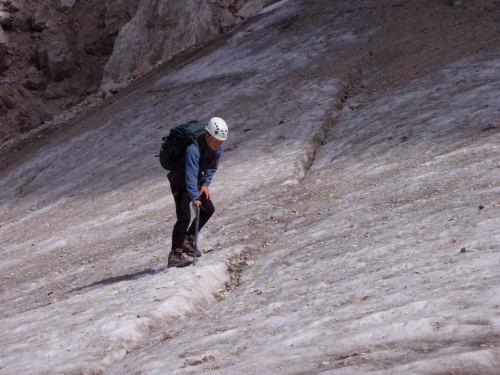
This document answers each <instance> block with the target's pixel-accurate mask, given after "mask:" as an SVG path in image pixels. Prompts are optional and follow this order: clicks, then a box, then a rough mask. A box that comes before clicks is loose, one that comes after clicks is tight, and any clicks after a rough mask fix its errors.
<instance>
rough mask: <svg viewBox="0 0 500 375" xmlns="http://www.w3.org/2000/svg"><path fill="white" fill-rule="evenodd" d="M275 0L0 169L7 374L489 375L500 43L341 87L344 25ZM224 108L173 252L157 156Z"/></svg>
mask: <svg viewBox="0 0 500 375" xmlns="http://www.w3.org/2000/svg"><path fill="white" fill-rule="evenodd" d="M281 3H283V4H280V3H278V4H277V5H276V6H275V8H274V9H271V10H268V11H267V12H263V13H262V14H261V18H260V19H257V20H256V21H255V23H253V24H251V25H249V26H248V29H245V28H243V29H240V30H238V31H236V32H234V36H232V37H231V38H233V39H231V38H230V39H228V41H227V42H226V43H223V44H222V45H220V46H216V47H212V50H210V51H208V52H207V53H205V54H203V55H202V56H200V58H198V59H195V60H193V61H190V62H189V63H188V64H185V65H184V66H182V67H179V68H175V69H171V70H169V71H168V72H167V73H166V74H165V75H164V76H153V78H152V79H151V80H150V81H147V82H146V83H145V84H144V85H143V86H141V87H140V88H139V89H137V90H136V91H134V92H131V93H130V94H128V95H126V96H124V97H123V98H121V99H120V100H117V101H116V102H114V103H112V104H110V105H109V106H107V107H104V108H103V109H102V110H101V111H99V112H97V113H95V114H93V115H91V116H89V117H88V118H86V119H85V120H83V122H82V123H81V124H79V127H78V128H77V129H73V130H70V131H68V132H63V133H62V134H59V135H58V136H56V137H55V138H54V140H53V141H52V142H50V143H49V144H47V145H45V146H44V147H42V148H41V149H39V150H38V151H36V152H35V153H33V154H30V155H27V156H26V157H25V158H24V159H22V160H21V161H20V162H19V163H17V164H16V165H15V166H13V167H11V168H9V169H7V170H6V171H3V172H2V179H1V182H0V215H1V218H0V225H1V226H0V244H1V253H0V257H1V258H0V259H1V262H0V267H1V268H0V296H1V297H0V298H1V304H0V306H1V307H0V313H1V315H0V331H1V332H2V333H3V334H2V343H1V344H0V348H1V353H2V354H1V357H0V374H60V373H61V374H75V373H79V372H87V373H94V374H95V373H102V372H104V373H105V374H137V373H140V374H166V373H169V374H170V373H171V374H191V373H207V374H210V373H214V374H215V373H217V374H219V373H223V374H241V373H264V374H267V373H277V374H299V373H301V374H304V373H307V374H312V373H314V374H319V373H325V374H326V373H329V374H330V373H331V374H354V373H363V372H370V373H374V374H376V373H381V374H382V373H418V374H438V373H464V374H465V373H481V374H497V373H498V368H499V366H500V350H499V349H498V346H499V344H500V318H499V317H500V315H499V313H500V309H499V304H500V285H499V275H500V273H499V271H498V270H499V266H500V264H499V263H500V255H499V251H498V250H499V246H500V245H499V244H500V227H499V225H498V219H499V217H500V215H499V214H500V132H499V130H500V126H499V122H498V121H499V118H498V114H499V111H500V100H499V99H500V98H499V96H500V83H499V82H500V69H499V68H500V58H499V57H498V56H496V55H494V54H486V53H485V54H478V55H477V56H473V57H468V58H464V59H462V60H460V61H458V62H456V63H453V64H450V65H448V66H446V67H445V68H443V69H440V70H439V71H436V72H434V73H433V74H430V75H428V76H426V77H423V78H418V79H415V80H412V81H409V82H408V83H406V84H405V85H403V86H402V87H399V88H397V89H392V90H385V91H378V92H373V93H368V92H367V93H363V92H361V93H360V94H359V95H356V96H355V97H352V98H348V100H347V101H346V102H345V103H343V100H342V97H343V96H342V93H343V92H344V91H345V90H346V83H345V81H343V76H342V75H341V69H340V68H336V67H334V65H335V64H334V63H336V62H339V61H340V60H338V61H337V60H335V58H334V61H332V62H331V64H327V65H325V64H324V61H323V59H322V58H321V56H319V55H320V54H318V53H317V51H318V48H320V46H323V45H324V44H325V41H324V40H323V39H322V38H317V39H314V38H313V36H318V35H322V36H323V37H325V38H326V37H328V36H338V34H339V30H340V29H338V28H335V27H332V25H328V27H327V26H325V25H323V24H318V25H317V29H314V28H311V29H307V30H308V32H304V33H298V34H297V33H295V34H293V33H288V34H287V30H288V27H284V28H283V29H282V32H283V33H284V35H283V37H282V38H279V39H276V37H275V35H272V34H273V32H275V31H273V30H275V29H273V28H272V27H271V26H273V25H276V24H278V25H283V22H285V21H286V22H291V21H289V20H290V18H289V17H290V16H291V15H293V14H294V13H296V12H298V9H299V8H298V5H297V4H299V3H298V2H293V1H291V0H290V1H287V2H281ZM285 4H286V5H285ZM286 25H288V23H286ZM330 28H331V31H330ZM268 30H271V31H268ZM358 37H359V38H362V36H361V37H360V36H358ZM326 39H328V38H326ZM311 41H313V42H311ZM314 41H316V42H314ZM354 42H355V41H353V38H352V34H351V33H350V32H349V30H346V32H345V37H339V38H337V39H332V40H330V42H329V43H332V45H333V46H334V47H335V48H339V49H340V48H341V47H342V46H344V45H346V44H349V43H354ZM298 46H300V49H299V47H298ZM325 48H326V47H325ZM329 48H331V46H330V47H329ZM222 56H226V58H225V59H223V58H221V57H222ZM227 56H229V57H227ZM339 64H340V62H339ZM366 84H369V82H366ZM213 115H217V116H220V117H223V118H225V119H226V120H227V122H228V124H229V126H230V133H229V141H228V142H226V144H225V145H224V147H225V152H224V154H223V160H222V163H221V165H220V169H219V171H218V172H217V174H216V176H215V178H214V180H213V184H212V186H211V191H212V193H213V195H214V203H215V205H216V207H217V210H216V213H215V215H214V218H213V219H212V220H211V221H210V222H209V223H208V225H207V227H206V229H204V231H203V232H202V234H201V236H200V245H201V248H202V250H203V251H205V254H203V256H202V258H200V261H199V262H198V263H197V266H196V267H189V268H186V269H167V268H166V257H167V254H168V250H169V248H170V234H171V228H172V225H173V224H174V222H175V211H174V205H173V199H172V197H171V196H170V191H169V187H168V183H167V180H166V176H165V172H164V171H163V170H162V169H161V167H160V166H159V163H158V162H157V159H156V158H155V157H154V155H155V154H156V152H157V149H158V146H159V139H161V137H162V136H164V135H165V133H166V132H167V131H168V128H169V127H170V126H172V125H176V124H179V123H182V122H184V121H186V120H188V119H192V118H197V119H199V120H203V121H206V120H208V118H209V117H211V116H213ZM238 268H241V271H242V273H241V278H240V279H239V284H238V286H237V287H236V289H235V290H234V291H230V290H228V289H227V286H228V285H229V284H231V280H232V279H231V272H233V271H235V270H237V269H238ZM229 289H231V288H229Z"/></svg>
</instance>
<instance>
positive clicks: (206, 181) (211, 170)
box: [201, 147, 222, 187]
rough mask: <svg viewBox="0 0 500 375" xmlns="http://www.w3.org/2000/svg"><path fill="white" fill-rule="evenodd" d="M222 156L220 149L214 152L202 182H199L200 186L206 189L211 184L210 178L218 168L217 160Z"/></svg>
mask: <svg viewBox="0 0 500 375" xmlns="http://www.w3.org/2000/svg"><path fill="white" fill-rule="evenodd" d="M221 155H222V147H219V148H218V149H217V151H215V155H214V161H213V162H212V163H211V164H210V165H209V166H208V168H207V170H206V171H205V174H204V175H203V180H202V182H201V185H202V186H206V187H208V186H209V185H210V183H211V182H212V177H213V176H214V174H215V172H216V171H217V168H219V160H220V157H221Z"/></svg>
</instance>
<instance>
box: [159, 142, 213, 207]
mask: <svg viewBox="0 0 500 375" xmlns="http://www.w3.org/2000/svg"><path fill="white" fill-rule="evenodd" d="M198 142H199V143H201V142H206V140H205V139H200V140H199V141H198ZM200 149H201V158H200ZM221 155H222V147H219V148H218V149H217V150H216V151H211V150H209V149H206V147H204V145H201V144H200V148H198V146H197V145H196V144H195V143H192V144H191V145H189V146H188V147H187V149H186V152H185V153H184V156H183V157H182V158H181V160H180V163H181V164H183V165H184V175H183V174H182V172H181V171H179V170H177V169H174V170H172V171H170V173H169V174H168V179H169V181H170V183H171V184H173V185H177V186H178V187H181V188H185V189H186V190H187V192H188V194H189V198H190V199H191V201H195V200H198V199H200V188H201V186H209V185H210V183H211V182H212V178H213V176H214V174H215V171H216V170H217V168H218V167H219V160H220V157H221Z"/></svg>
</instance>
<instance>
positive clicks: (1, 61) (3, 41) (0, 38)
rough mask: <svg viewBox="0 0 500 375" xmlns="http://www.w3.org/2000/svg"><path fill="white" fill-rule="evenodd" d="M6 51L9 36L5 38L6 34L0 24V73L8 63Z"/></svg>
mask: <svg viewBox="0 0 500 375" xmlns="http://www.w3.org/2000/svg"><path fill="white" fill-rule="evenodd" d="M8 51H9V38H7V35H6V34H5V32H4V31H3V28H2V26H0V73H2V72H3V71H4V70H5V69H7V68H8V67H9V65H10V59H9V56H8Z"/></svg>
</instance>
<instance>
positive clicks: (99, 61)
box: [0, 0, 276, 153]
mask: <svg viewBox="0 0 500 375" xmlns="http://www.w3.org/2000/svg"><path fill="white" fill-rule="evenodd" d="M275 1H276V0H205V1H195V0H172V1H168V2H166V1H161V0H144V1H140V0H124V1H120V2H116V1H111V0H107V1H104V2H103V1H97V0H90V1H76V0H42V1H35V0H0V145H4V146H6V145H8V144H10V143H15V140H16V139H17V138H19V136H22V135H23V134H24V135H25V136H26V135H27V134H32V133H33V130H34V129H38V128H41V127H42V125H44V124H46V123H49V122H50V121H51V120H52V119H53V118H54V117H56V116H58V115H60V114H61V113H62V112H64V111H66V110H69V109H71V108H72V107H74V106H75V105H77V104H78V103H81V102H83V101H84V100H86V99H88V98H89V96H93V97H96V98H100V97H104V96H107V95H111V94H113V93H115V92H117V91H118V90H119V89H120V88H121V87H123V86H126V85H127V84H128V83H130V81H131V80H133V79H134V78H136V77H137V76H139V75H141V74H143V73H145V72H147V71H149V70H150V69H151V68H152V67H154V66H156V65H158V64H160V63H162V62H164V61H167V60H168V59H170V58H171V57H172V56H173V55H175V54H177V53H179V52H182V51H184V50H186V49H189V48H192V47H194V46H201V45H204V44H206V43H208V42H210V41H211V40H213V39H215V38H217V37H218V36H220V35H221V34H223V33H225V32H227V31H228V30H230V29H231V28H233V27H234V26H235V25H237V24H238V23H241V22H242V21H243V20H244V19H245V18H247V17H249V16H251V15H253V14H255V13H256V12H258V11H260V10H261V9H263V8H264V7H265V6H266V5H269V4H270V3H273V2H275ZM2 152H3V153H4V152H10V150H9V147H2Z"/></svg>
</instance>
